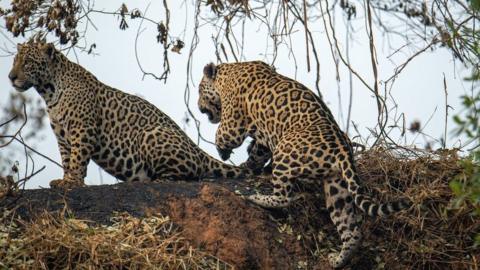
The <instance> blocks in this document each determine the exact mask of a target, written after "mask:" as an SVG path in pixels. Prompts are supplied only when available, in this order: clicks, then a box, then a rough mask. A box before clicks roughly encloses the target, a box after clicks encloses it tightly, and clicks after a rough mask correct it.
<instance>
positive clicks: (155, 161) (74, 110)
mask: <svg viewBox="0 0 480 270" xmlns="http://www.w3.org/2000/svg"><path fill="white" fill-rule="evenodd" d="M17 50H18V52H17V55H16V56H15V59H14V63H13V68H12V70H11V71H10V74H9V75H8V77H9V78H10V80H11V82H12V85H13V86H14V88H15V89H16V90H18V91H20V92H23V91H26V90H28V89H29V88H31V87H32V86H33V87H34V88H35V89H36V90H37V92H38V93H39V94H40V96H41V97H42V98H43V99H44V100H45V103H46V105H47V111H48V115H49V118H50V122H51V126H52V129H53V131H54V133H55V136H56V138H57V141H58V146H59V148H60V154H61V157H62V164H63V169H64V176H63V179H59V180H54V181H51V182H50V186H52V187H61V188H72V187H76V186H82V185H84V178H85V176H86V172H87V165H88V163H89V161H90V159H92V160H93V161H94V162H96V163H97V164H98V165H99V166H100V167H102V168H103V169H104V170H105V171H107V172H108V173H110V174H111V175H113V176H114V177H116V178H118V179H120V180H123V181H145V180H155V179H159V178H162V179H172V180H175V179H199V178H213V177H216V178H238V177H242V176H243V175H244V169H241V168H239V167H235V166H231V165H227V164H224V163H222V162H220V161H218V160H215V159H214V158H212V157H210V156H209V155H208V154H206V153H205V152H204V151H202V150H201V149H200V148H199V147H198V146H197V145H195V143H194V142H193V141H192V140H191V139H190V138H188V136H187V135H186V134H185V133H184V132H183V131H182V130H181V129H180V127H179V126H178V125H177V124H175V122H174V121H173V120H172V119H170V118H169V117H168V116H167V115H165V114H164V113H162V112H161V111H160V110H159V109H158V108H156V107H155V106H153V105H152V104H150V103H149V102H147V101H146V100H143V99H141V98H139V97H137V96H134V95H129V94H127V93H124V92H121V91H120V90H117V89H115V88H112V87H110V86H108V85H105V84H103V83H102V82H100V81H99V80H98V79H97V78H96V77H95V76H94V75H93V74H92V73H90V72H88V71H87V70H86V69H84V68H83V67H81V66H80V65H78V64H76V63H73V62H71V61H69V60H68V59H67V57H66V56H64V55H63V54H62V53H61V52H59V51H58V50H56V49H55V47H54V45H53V44H51V43H45V42H33V41H30V42H28V43H25V44H19V45H18V47H17Z"/></svg>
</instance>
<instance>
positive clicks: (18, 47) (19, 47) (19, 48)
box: [17, 43, 23, 52]
mask: <svg viewBox="0 0 480 270" xmlns="http://www.w3.org/2000/svg"><path fill="white" fill-rule="evenodd" d="M22 47H23V44H21V43H17V52H19V51H20V50H21V49H22Z"/></svg>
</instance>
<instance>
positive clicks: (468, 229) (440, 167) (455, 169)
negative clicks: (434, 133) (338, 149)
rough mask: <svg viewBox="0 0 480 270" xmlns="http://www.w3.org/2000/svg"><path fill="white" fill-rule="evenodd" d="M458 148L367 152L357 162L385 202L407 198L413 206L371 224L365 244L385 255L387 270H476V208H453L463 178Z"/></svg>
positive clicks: (479, 226)
mask: <svg viewBox="0 0 480 270" xmlns="http://www.w3.org/2000/svg"><path fill="white" fill-rule="evenodd" d="M460 160H461V158H460V157H459V156H458V153H457V151H455V150H448V151H447V150H445V151H437V152H435V153H425V152H420V151H413V150H408V149H395V150H389V151H387V150H385V149H379V150H376V151H368V152H366V153H365V154H363V155H362V156H361V157H360V158H359V168H360V170H361V173H362V175H361V178H362V179H364V181H365V185H366V186H367V187H368V188H369V189H370V190H372V191H374V192H375V193H376V194H377V195H378V197H379V198H381V199H382V200H383V201H387V200H396V199H400V198H405V197H406V198H408V199H410V200H411V201H412V202H413V203H414V206H413V207H412V209H410V211H404V212H402V213H400V214H398V215H395V216H394V217H391V218H385V219H378V220H375V221H373V222H370V223H368V224H367V230H368V231H369V232H370V234H369V235H367V237H366V240H365V241H366V242H367V243H368V244H369V246H370V247H374V250H379V251H381V252H382V255H381V256H382V261H383V262H382V263H384V264H385V268H386V269H389V268H396V269H399V268H401V269H452V268H453V269H478V268H479V263H480V262H479V260H480V247H478V246H475V243H474V237H475V235H476V234H477V233H480V217H478V216H475V215H474V207H473V206H472V205H468V204H466V205H462V206H461V207H454V203H453V202H454V200H455V198H454V196H453V194H452V191H451V189H450V187H449V183H450V182H451V181H452V180H453V179H463V178H464V177H462V176H463V170H462V167H461V165H460Z"/></svg>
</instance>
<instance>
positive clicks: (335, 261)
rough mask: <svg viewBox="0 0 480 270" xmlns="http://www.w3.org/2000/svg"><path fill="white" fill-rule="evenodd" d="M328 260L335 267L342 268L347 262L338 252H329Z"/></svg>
mask: <svg viewBox="0 0 480 270" xmlns="http://www.w3.org/2000/svg"><path fill="white" fill-rule="evenodd" d="M328 261H329V263H330V265H331V266H332V267H333V268H334V269H338V268H342V267H343V266H344V265H345V263H346V261H345V259H344V258H343V257H342V256H340V254H338V253H330V254H328Z"/></svg>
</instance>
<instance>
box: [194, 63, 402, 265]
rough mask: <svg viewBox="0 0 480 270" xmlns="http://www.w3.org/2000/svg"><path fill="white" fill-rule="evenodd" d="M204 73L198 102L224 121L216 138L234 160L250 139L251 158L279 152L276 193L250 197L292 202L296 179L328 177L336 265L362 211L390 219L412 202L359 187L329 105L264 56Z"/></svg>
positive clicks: (351, 242)
mask: <svg viewBox="0 0 480 270" xmlns="http://www.w3.org/2000/svg"><path fill="white" fill-rule="evenodd" d="M203 73H204V74H203V78H202V80H201V83H200V85H199V100H198V105H199V109H200V111H201V112H203V113H205V114H207V115H208V117H209V119H210V121H211V122H216V123H218V122H220V125H219V127H218V129H217V132H216V136H215V143H216V145H217V150H218V152H219V153H220V156H221V158H222V159H224V160H225V159H227V158H229V156H230V154H231V152H232V149H234V148H237V147H238V146H240V145H241V144H242V143H243V141H244V140H245V138H246V137H247V136H250V137H252V138H253V139H254V141H252V143H251V144H250V146H249V148H250V153H249V159H248V160H247V163H248V162H250V163H251V164H255V162H257V163H258V162H260V163H261V162H265V160H268V159H267V157H269V156H270V155H271V157H272V162H273V164H272V184H273V195H261V194H256V195H251V196H248V200H250V201H252V202H254V203H256V204H258V205H260V206H263V207H267V208H278V207H286V206H288V205H289V204H290V203H291V202H292V200H293V198H294V196H293V192H292V186H293V183H294V182H295V181H296V180H297V179H306V180H322V181H323V186H324V192H325V195H326V204H327V209H328V211H329V212H330V217H331V219H332V221H333V223H334V224H335V226H336V228H337V231H338V233H339V234H340V238H341V240H342V249H341V251H340V253H339V254H336V255H335V254H330V256H329V258H330V261H331V264H332V266H333V267H342V266H344V265H345V264H346V263H347V262H348V261H349V259H350V258H351V256H352V254H353V252H354V251H355V250H356V248H357V247H358V244H359V242H360V239H361V232H360V222H361V215H360V214H359V213H358V211H356V209H357V208H359V209H361V210H362V211H364V212H365V213H367V214H368V215H370V216H376V215H379V216H384V215H387V214H390V213H393V212H396V211H399V210H401V209H404V208H407V207H409V205H410V203H408V202H404V201H398V202H390V203H385V204H378V203H376V202H374V201H373V199H372V198H371V197H370V196H368V195H366V194H364V193H363V192H361V191H360V187H359V184H358V183H359V178H358V174H357V173H356V168H355V162H354V159H353V151H352V144H351V143H350V140H349V138H348V137H347V136H346V134H345V133H344V132H342V131H341V130H340V128H339V126H338V125H337V123H336V121H335V119H334V118H333V115H332V113H331V112H330V110H329V109H328V107H327V106H326V105H325V103H324V102H323V101H322V100H321V99H320V98H319V97H318V96H316V95H315V94H313V92H311V91H310V90H309V89H308V88H307V87H305V86H304V85H302V84H300V83H299V82H297V81H295V80H293V79H290V78H287V77H285V76H283V75H281V74H278V73H277V72H276V71H275V70H274V69H272V68H271V67H270V66H269V65H267V64H266V63H263V62H261V61H253V62H243V63H230V64H220V65H218V66H216V65H214V64H208V65H207V66H205V68H204V71H203ZM264 148H265V149H264ZM258 150H260V151H258ZM257 151H258V152H259V153H257Z"/></svg>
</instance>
